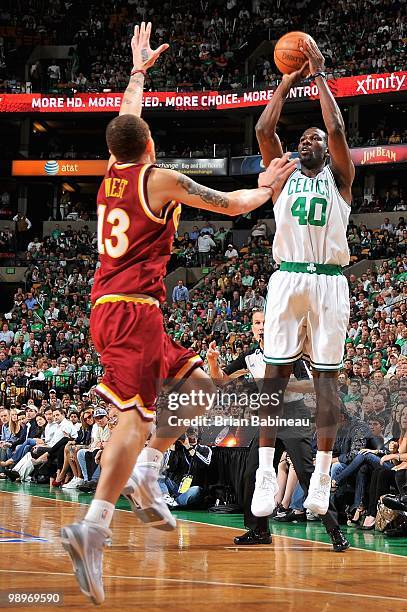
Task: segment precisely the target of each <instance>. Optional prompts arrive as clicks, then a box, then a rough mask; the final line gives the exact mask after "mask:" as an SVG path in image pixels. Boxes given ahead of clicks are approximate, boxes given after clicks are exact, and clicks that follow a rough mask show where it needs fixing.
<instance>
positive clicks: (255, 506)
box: [252, 468, 278, 516]
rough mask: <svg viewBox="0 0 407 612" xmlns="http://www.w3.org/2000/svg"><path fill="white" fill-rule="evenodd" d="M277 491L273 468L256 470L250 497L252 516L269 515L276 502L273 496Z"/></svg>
mask: <svg viewBox="0 0 407 612" xmlns="http://www.w3.org/2000/svg"><path fill="white" fill-rule="evenodd" d="M277 492H278V484H277V476H276V472H275V470H274V468H272V469H271V470H263V469H260V468H258V470H257V471H256V485H255V489H254V493H253V498H252V513H253V514H254V516H269V515H270V514H271V513H272V512H273V510H274V508H275V507H276V502H275V501H274V496H275V495H276V493H277Z"/></svg>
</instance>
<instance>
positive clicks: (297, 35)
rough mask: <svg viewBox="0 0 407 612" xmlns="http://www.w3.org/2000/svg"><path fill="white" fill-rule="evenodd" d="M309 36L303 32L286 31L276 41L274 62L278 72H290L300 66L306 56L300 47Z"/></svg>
mask: <svg viewBox="0 0 407 612" xmlns="http://www.w3.org/2000/svg"><path fill="white" fill-rule="evenodd" d="M310 38H311V36H309V34H305V32H288V34H284V36H282V37H281V38H280V39H279V40H278V41H277V44H276V46H275V48H274V62H275V64H276V66H277V68H278V69H279V71H280V72H282V73H283V74H291V72H294V71H295V70H299V68H301V66H302V65H303V64H304V62H306V61H307V58H306V57H305V55H304V53H303V52H302V51H300V47H302V46H303V45H304V42H305V40H306V39H310Z"/></svg>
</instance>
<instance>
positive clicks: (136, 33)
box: [131, 25, 140, 45]
mask: <svg viewBox="0 0 407 612" xmlns="http://www.w3.org/2000/svg"><path fill="white" fill-rule="evenodd" d="M139 38H140V28H139V26H138V25H136V26H134V34H133V38H132V41H131V42H132V43H133V44H135V45H138V42H139Z"/></svg>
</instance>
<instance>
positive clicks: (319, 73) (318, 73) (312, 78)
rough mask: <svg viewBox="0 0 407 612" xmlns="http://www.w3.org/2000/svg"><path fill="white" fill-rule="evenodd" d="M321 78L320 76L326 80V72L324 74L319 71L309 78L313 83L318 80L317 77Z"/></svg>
mask: <svg viewBox="0 0 407 612" xmlns="http://www.w3.org/2000/svg"><path fill="white" fill-rule="evenodd" d="M319 76H320V77H322V78H323V79H326V72H323V71H322V70H321V71H319V72H315V74H310V75H309V77H308V78H309V79H310V80H311V81H313V80H314V79H316V78H317V77H319Z"/></svg>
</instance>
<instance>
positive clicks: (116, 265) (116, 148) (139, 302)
mask: <svg viewBox="0 0 407 612" xmlns="http://www.w3.org/2000/svg"><path fill="white" fill-rule="evenodd" d="M150 33H151V23H149V24H148V25H146V24H145V23H142V24H141V26H140V27H139V26H136V27H135V29H134V36H133V38H132V41H131V47H132V52H133V69H132V71H131V76H130V82H129V85H128V87H127V89H126V91H125V93H124V96H123V102H122V105H121V108H120V113H119V116H118V117H116V118H115V119H113V121H111V122H110V123H109V125H108V127H107V130H106V140H107V144H108V147H109V151H110V153H111V155H110V159H109V163H108V169H107V173H106V175H105V178H104V180H103V181H102V184H101V187H100V189H99V193H98V199H97V213H98V251H99V259H100V267H99V269H98V270H97V272H96V274H95V280H94V285H93V288H92V305H93V308H92V314H91V322H90V325H91V333H92V339H93V342H94V344H95V347H96V349H97V351H98V352H99V353H100V355H101V362H102V364H103V366H104V376H103V380H102V382H101V383H99V385H98V386H97V389H96V390H97V393H98V394H99V395H100V396H101V397H103V398H104V399H105V400H106V401H108V402H112V403H113V404H115V405H116V406H117V408H119V409H120V410H121V414H120V418H119V423H118V425H117V427H116V428H115V429H114V431H113V434H112V437H111V439H110V440H109V444H107V446H106V448H105V449H104V451H103V456H102V472H101V476H100V479H99V482H98V486H97V489H96V494H95V497H94V499H93V501H92V503H91V505H90V507H89V510H88V512H87V514H86V517H85V519H84V520H82V521H80V522H79V523H74V524H72V525H68V526H66V527H64V528H63V529H62V532H61V535H62V543H63V546H64V547H65V549H66V550H67V551H68V553H69V554H70V556H71V559H72V562H73V566H74V569H75V573H76V577H77V579H78V582H79V585H80V588H81V590H82V592H83V593H84V594H85V595H87V596H88V597H90V599H91V600H92V601H93V602H94V603H95V604H100V603H102V602H103V601H104V589H103V580H102V570H103V546H104V544H105V543H106V541H107V540H108V539H109V538H110V535H111V531H110V529H109V526H110V523H111V520H112V516H113V511H114V505H115V503H116V501H117V499H118V497H119V495H120V493H121V492H122V491H123V489H124V492H125V493H126V494H127V495H128V496H129V497H130V501H131V502H132V505H133V509H134V510H136V509H137V510H141V518H142V519H143V520H144V522H147V523H152V524H155V526H156V527H159V528H161V529H164V530H167V529H173V528H174V527H175V519H174V518H173V517H172V515H171V513H170V512H169V510H168V508H167V506H166V504H165V502H164V500H163V498H162V494H161V491H160V489H159V486H158V483H157V477H158V468H159V466H160V463H161V459H162V453H161V450H166V448H168V447H169V446H170V445H171V444H172V443H173V442H174V441H175V440H176V439H177V438H178V437H179V435H180V433H182V431H183V430H184V429H185V427H181V428H177V427H174V428H173V431H172V436H171V437H169V438H162V439H160V440H156V447H151V445H150V447H149V448H147V449H146V450H145V451H144V455H143V457H144V458H145V462H144V463H146V464H147V465H144V467H145V469H144V471H143V466H141V467H140V466H136V468H135V469H134V470H133V473H132V469H133V467H134V466H135V463H136V459H137V457H138V455H139V453H140V451H141V449H142V448H143V446H144V444H145V441H146V439H147V437H148V435H149V433H150V430H151V425H152V421H153V420H154V416H155V405H156V399H157V394H158V392H159V390H160V389H159V381H161V380H163V379H166V380H168V379H170V380H173V381H176V382H177V383H178V389H177V390H179V392H180V393H181V392H182V393H188V392H191V391H192V390H197V389H202V390H203V391H204V393H210V394H212V393H215V391H216V390H215V387H214V386H213V384H212V382H211V380H210V378H209V377H208V376H207V375H206V374H205V373H204V372H203V370H202V369H201V365H202V361H201V358H200V357H199V356H198V355H196V354H195V353H193V351H191V350H188V349H185V348H184V347H182V346H181V345H179V344H177V343H176V342H174V341H173V340H172V339H171V338H170V337H169V336H168V335H167V334H166V333H165V332H164V326H163V317H162V313H161V310H160V309H159V303H160V302H162V301H165V287H164V281H163V279H164V277H165V274H166V265H167V262H168V260H169V258H170V256H171V247H172V243H173V239H174V234H175V232H176V230H177V226H178V221H179V216H180V210H181V205H180V203H179V202H184V203H185V204H187V205H188V206H192V207H195V208H201V209H205V210H209V211H211V212H215V213H216V212H222V213H223V214H226V215H230V216H234V215H239V214H244V213H248V212H250V211H251V210H254V209H255V208H257V207H259V206H261V205H262V204H264V203H265V202H267V201H268V200H269V199H270V197H271V196H272V195H273V193H274V192H275V191H278V192H279V191H280V190H281V188H282V185H283V184H284V182H285V181H286V180H287V178H288V176H289V175H290V174H291V173H292V171H293V169H294V168H295V162H294V161H289V159H288V154H286V155H284V156H282V158H281V159H278V160H273V162H272V163H271V164H270V167H269V168H268V169H267V170H266V172H264V173H262V174H261V175H260V177H259V185H261V186H259V187H258V188H256V189H243V190H239V191H234V192H230V193H223V192H220V191H215V190H213V189H209V188H208V187H205V186H203V185H199V184H198V183H195V182H194V181H192V180H191V179H189V178H188V177H186V176H184V175H182V174H180V173H178V172H175V171H172V170H165V169H161V168H157V167H156V166H155V165H154V164H155V147H154V141H153V139H152V137H151V133H150V130H149V127H148V125H147V123H146V122H145V121H143V120H142V119H141V118H140V114H141V108H142V95H143V86H144V77H145V74H146V71H147V70H148V69H149V68H151V66H153V65H154V63H155V61H156V60H157V59H158V57H159V56H160V54H161V53H163V52H164V51H165V50H166V49H167V48H168V45H166V44H165V45H161V46H160V47H159V48H158V49H156V50H155V51H153V50H152V49H151V47H150ZM180 383H181V386H180ZM205 407H206V406H205V405H203V404H199V405H197V406H194V407H193V409H192V407H191V411H190V413H189V415H188V416H190V417H193V416H195V415H197V414H199V413H200V412H202V411H203V410H204V409H205ZM140 473H141V475H140ZM131 474H132V477H131V478H129V477H130V475H131ZM125 485H126V487H125ZM136 488H137V491H136V490H135V489H136ZM133 494H134V495H133Z"/></svg>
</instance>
